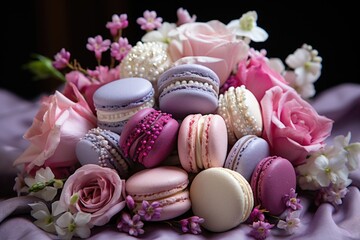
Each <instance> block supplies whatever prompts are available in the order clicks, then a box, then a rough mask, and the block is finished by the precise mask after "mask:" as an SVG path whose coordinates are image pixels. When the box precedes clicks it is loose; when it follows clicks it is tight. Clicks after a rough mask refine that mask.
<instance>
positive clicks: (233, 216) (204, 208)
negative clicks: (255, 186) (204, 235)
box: [190, 167, 254, 232]
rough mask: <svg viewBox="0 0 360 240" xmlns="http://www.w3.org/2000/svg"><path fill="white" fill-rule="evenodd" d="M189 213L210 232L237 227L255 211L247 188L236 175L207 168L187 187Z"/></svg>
mask: <svg viewBox="0 0 360 240" xmlns="http://www.w3.org/2000/svg"><path fill="white" fill-rule="evenodd" d="M190 199H191V204H192V211H193V213H194V214H195V215H197V216H199V217H202V218H204V220H205V221H204V223H202V226H203V227H204V228H205V229H207V230H209V231H212V232H224V231H227V230H230V229H232V228H234V227H237V226H238V225H240V224H241V223H242V222H244V221H246V219H247V218H248V217H249V216H250V213H251V211H252V209H253V207H254V199H253V192H252V190H251V187H250V184H249V183H248V182H247V181H246V179H245V178H244V177H243V176H242V175H241V174H240V173H238V172H236V171H234V170H231V169H227V168H222V167H214V168H208V169H205V170H203V171H201V172H200V173H198V174H197V175H196V176H195V178H194V179H193V181H192V183H191V186H190Z"/></svg>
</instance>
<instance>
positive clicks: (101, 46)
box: [86, 35, 111, 62]
mask: <svg viewBox="0 0 360 240" xmlns="http://www.w3.org/2000/svg"><path fill="white" fill-rule="evenodd" d="M110 44H111V42H110V40H109V39H105V40H103V38H102V36H100V35H97V36H96V37H95V38H92V37H90V38H88V43H87V44H86V48H87V49H88V50H90V51H93V52H95V57H96V59H97V60H98V61H99V62H100V60H101V55H102V53H103V52H105V51H107V50H108V49H109V46H110Z"/></svg>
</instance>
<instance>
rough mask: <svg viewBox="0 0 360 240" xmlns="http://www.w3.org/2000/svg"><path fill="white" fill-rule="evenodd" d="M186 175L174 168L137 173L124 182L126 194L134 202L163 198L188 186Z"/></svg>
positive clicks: (158, 168)
mask: <svg viewBox="0 0 360 240" xmlns="http://www.w3.org/2000/svg"><path fill="white" fill-rule="evenodd" d="M188 183H189V180H188V174H187V172H186V171H185V170H183V169H182V168H179V167H175V166H159V167H156V168H149V169H144V170H142V171H139V172H137V173H135V174H133V175H132V176H130V177H129V178H128V180H127V181H126V192H127V194H129V195H131V196H132V197H133V198H134V200H135V201H140V200H149V201H154V200H157V199H161V198H165V197H168V196H171V195H173V194H175V193H178V192H180V191H182V190H183V189H185V188H186V186H187V185H188Z"/></svg>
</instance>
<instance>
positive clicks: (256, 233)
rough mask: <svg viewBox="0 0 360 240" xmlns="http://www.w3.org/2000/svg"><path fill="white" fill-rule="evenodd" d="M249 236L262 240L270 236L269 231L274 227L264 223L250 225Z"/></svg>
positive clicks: (258, 222)
mask: <svg viewBox="0 0 360 240" xmlns="http://www.w3.org/2000/svg"><path fill="white" fill-rule="evenodd" d="M251 227H252V230H251V232H250V235H251V236H252V237H254V238H255V239H257V240H264V239H266V237H267V236H269V234H270V229H271V228H272V227H274V225H273V224H270V223H268V222H264V221H257V222H254V223H253V224H252V225H251Z"/></svg>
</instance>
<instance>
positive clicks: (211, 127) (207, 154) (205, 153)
mask: <svg viewBox="0 0 360 240" xmlns="http://www.w3.org/2000/svg"><path fill="white" fill-rule="evenodd" d="M203 117H205V121H204V123H203V124H204V126H203V131H202V133H203V137H202V138H203V139H202V144H201V148H202V151H201V153H202V162H203V168H210V167H222V166H223V165H224V162H225V158H226V154H227V147H228V137H227V134H226V124H225V121H224V119H223V118H222V117H221V116H219V115H213V114H209V115H206V116H203Z"/></svg>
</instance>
